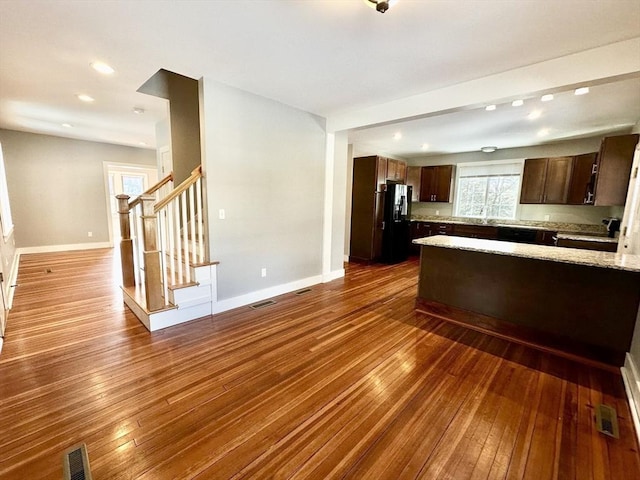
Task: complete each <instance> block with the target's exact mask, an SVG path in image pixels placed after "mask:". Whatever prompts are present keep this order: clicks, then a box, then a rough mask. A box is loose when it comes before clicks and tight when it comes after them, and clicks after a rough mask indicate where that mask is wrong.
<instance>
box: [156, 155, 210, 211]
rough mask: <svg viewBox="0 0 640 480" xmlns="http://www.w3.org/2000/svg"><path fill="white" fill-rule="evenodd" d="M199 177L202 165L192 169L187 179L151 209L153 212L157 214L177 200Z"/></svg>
mask: <svg viewBox="0 0 640 480" xmlns="http://www.w3.org/2000/svg"><path fill="white" fill-rule="evenodd" d="M200 177H202V165H198V166H197V167H196V168H194V169H193V171H192V172H191V175H190V176H189V178H187V179H186V180H185V181H184V182H182V183H181V184H180V185H178V186H177V187H176V188H174V189H173V191H172V192H171V193H170V194H169V195H167V196H166V197H164V198H163V199H162V200H160V201H159V202H158V203H156V204H155V206H154V207H153V212H154V213H158V212H159V211H160V210H162V209H163V208H164V207H166V206H167V205H169V204H170V203H171V202H172V201H173V200H174V199H176V198H178V197H179V196H180V194H181V193H182V192H184V191H186V190H187V189H188V188H189V187H190V186H191V185H193V184H194V183H196V180H198V179H199V178H200Z"/></svg>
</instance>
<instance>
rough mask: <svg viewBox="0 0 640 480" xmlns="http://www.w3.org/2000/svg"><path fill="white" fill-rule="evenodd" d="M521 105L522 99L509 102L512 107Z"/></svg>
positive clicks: (522, 103)
mask: <svg viewBox="0 0 640 480" xmlns="http://www.w3.org/2000/svg"><path fill="white" fill-rule="evenodd" d="M522 105H524V100H514V101H513V102H511V106H512V107H521V106H522Z"/></svg>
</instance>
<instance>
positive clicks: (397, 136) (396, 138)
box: [393, 132, 402, 140]
mask: <svg viewBox="0 0 640 480" xmlns="http://www.w3.org/2000/svg"><path fill="white" fill-rule="evenodd" d="M401 138H402V134H401V133H400V132H396V133H394V134H393V139H394V140H400V139H401Z"/></svg>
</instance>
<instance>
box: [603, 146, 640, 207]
mask: <svg viewBox="0 0 640 480" xmlns="http://www.w3.org/2000/svg"><path fill="white" fill-rule="evenodd" d="M638 137H639V135H638V134H633V135H617V136H614V137H605V139H604V140H603V141H602V145H601V147H600V154H599V156H598V172H597V173H596V188H595V205H603V206H615V205H624V202H625V201H626V198H627V190H628V188H629V177H630V176H631V164H632V162H633V152H634V150H635V148H636V144H637V143H638Z"/></svg>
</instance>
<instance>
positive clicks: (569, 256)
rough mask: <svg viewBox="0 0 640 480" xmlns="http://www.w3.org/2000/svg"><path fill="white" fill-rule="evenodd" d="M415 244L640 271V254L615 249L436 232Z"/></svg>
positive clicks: (416, 241) (415, 241)
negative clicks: (467, 236) (488, 238)
mask: <svg viewBox="0 0 640 480" xmlns="http://www.w3.org/2000/svg"><path fill="white" fill-rule="evenodd" d="M413 243H415V244H417V245H427V246H432V247H440V248H450V249H454V250H467V251H473V252H483V253H491V254H496V255H507V256H512V257H522V258H531V259H536V260H544V261H549V262H559V263H570V264H576V265H586V266H591V267H600V268H612V269H616V270H626V271H630V272H640V257H638V256H637V255H624V254H618V253H612V252H598V251H593V250H582V249H578V248H558V247H551V246H546V245H530V244H526V243H514V242H503V241H497V240H483V239H479V238H466V237H453V236H448V235H435V236H432V237H426V238H419V239H417V240H414V241H413Z"/></svg>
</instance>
